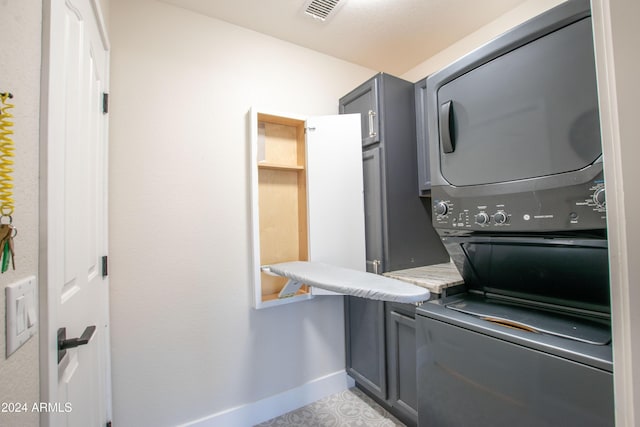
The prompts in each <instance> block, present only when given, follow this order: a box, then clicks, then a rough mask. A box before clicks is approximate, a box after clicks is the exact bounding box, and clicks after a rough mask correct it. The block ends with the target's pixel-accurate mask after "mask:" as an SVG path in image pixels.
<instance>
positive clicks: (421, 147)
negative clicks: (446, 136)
mask: <svg viewBox="0 0 640 427" xmlns="http://www.w3.org/2000/svg"><path fill="white" fill-rule="evenodd" d="M414 90H415V100H416V138H417V142H418V147H417V148H418V151H417V154H418V157H417V161H418V163H417V165H418V190H419V192H420V193H419V194H420V196H429V195H431V170H430V166H429V142H428V138H429V132H428V130H427V78H426V77H425V78H424V79H422V80H420V81H419V82H417V83H416V84H415V85H414Z"/></svg>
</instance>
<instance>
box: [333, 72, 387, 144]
mask: <svg viewBox="0 0 640 427" xmlns="http://www.w3.org/2000/svg"><path fill="white" fill-rule="evenodd" d="M378 99H379V98H378V78H373V79H371V80H369V81H367V82H365V83H363V84H362V85H360V86H358V87H357V88H356V89H354V90H353V91H351V92H350V93H349V94H348V95H345V96H344V97H342V98H340V114H350V113H359V114H360V120H361V129H362V145H363V146H366V145H369V144H373V143H376V142H380V125H379V123H380V111H379V108H378V104H379V102H378Z"/></svg>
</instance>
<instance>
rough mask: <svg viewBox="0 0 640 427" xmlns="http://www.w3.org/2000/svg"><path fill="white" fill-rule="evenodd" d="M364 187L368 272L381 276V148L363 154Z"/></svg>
mask: <svg viewBox="0 0 640 427" xmlns="http://www.w3.org/2000/svg"><path fill="white" fill-rule="evenodd" d="M362 173H363V178H364V179H363V181H364V182H363V185H364V225H365V247H366V260H367V271H368V272H370V273H376V274H380V273H382V272H384V271H386V270H385V262H384V228H383V227H384V204H383V200H382V198H383V187H382V182H383V179H382V150H381V149H380V147H376V148H373V149H371V150H367V151H365V152H363V153H362Z"/></svg>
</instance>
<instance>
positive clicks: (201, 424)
mask: <svg viewBox="0 0 640 427" xmlns="http://www.w3.org/2000/svg"><path fill="white" fill-rule="evenodd" d="M354 385H355V383H354V381H353V379H352V378H351V377H350V376H348V375H347V373H346V372H345V371H338V372H334V373H332V374H329V375H326V376H324V377H321V378H316V379H315V380H313V381H310V382H308V383H306V384H303V385H301V386H300V387H296V388H294V389H291V390H287V391H285V392H283V393H280V394H276V395H275V396H271V397H267V398H266V399H262V400H259V401H257V402H253V403H248V404H246V405H241V406H236V407H235V408H231V409H227V410H225V411H221V412H218V413H215V414H212V415H209V416H207V417H204V418H200V419H198V420H194V421H189V422H188V423H186V424H182V425H181V426H179V427H251V426H254V425H256V424H260V423H261V422H263V421H267V420H270V419H271V418H275V417H277V416H279V415H282V414H286V413H287V412H290V411H293V410H294V409H298V408H301V407H302V406H305V405H308V404H309V403H312V402H315V401H316V400H318V399H322V398H323V397H326V396H329V395H332V394H335V393H339V392H341V391H343V390H346V389H348V388H351V387H353V386H354Z"/></svg>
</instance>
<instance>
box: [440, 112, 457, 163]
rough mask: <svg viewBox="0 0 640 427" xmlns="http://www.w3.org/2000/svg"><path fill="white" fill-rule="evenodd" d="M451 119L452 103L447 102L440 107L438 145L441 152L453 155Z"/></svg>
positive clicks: (453, 144)
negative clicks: (440, 147) (440, 145)
mask: <svg viewBox="0 0 640 427" xmlns="http://www.w3.org/2000/svg"><path fill="white" fill-rule="evenodd" d="M452 118H453V102H452V101H447V102H445V103H444V104H442V105H441V106H440V123H439V124H440V143H441V144H442V151H444V152H445V153H453V151H454V150H455V148H456V147H455V141H454V135H453V132H452V129H451V119H452Z"/></svg>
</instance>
